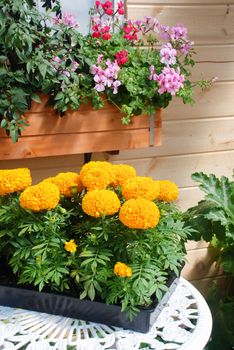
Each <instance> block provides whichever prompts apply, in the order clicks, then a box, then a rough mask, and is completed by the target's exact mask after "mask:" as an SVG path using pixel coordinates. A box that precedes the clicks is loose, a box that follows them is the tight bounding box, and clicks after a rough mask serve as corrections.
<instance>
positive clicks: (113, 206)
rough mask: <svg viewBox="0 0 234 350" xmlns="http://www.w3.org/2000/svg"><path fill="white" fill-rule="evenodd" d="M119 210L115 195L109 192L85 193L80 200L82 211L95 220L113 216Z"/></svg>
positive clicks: (118, 202) (118, 201) (95, 191)
mask: <svg viewBox="0 0 234 350" xmlns="http://www.w3.org/2000/svg"><path fill="white" fill-rule="evenodd" d="M119 208H120V200H119V198H118V196H117V194H116V193H115V192H113V191H110V190H94V191H89V192H87V193H86V194H85V195H84V197H83V200H82V209H83V211H84V212H85V213H86V214H88V215H90V216H93V217H95V218H98V217H100V216H101V215H102V214H104V215H113V214H115V213H117V212H118V210H119Z"/></svg>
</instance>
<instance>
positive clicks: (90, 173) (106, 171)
mask: <svg viewBox="0 0 234 350" xmlns="http://www.w3.org/2000/svg"><path fill="white" fill-rule="evenodd" d="M99 174H100V175H99ZM101 174H103V176H104V177H105V180H103V182H100V179H99V181H97V179H96V178H98V177H99V176H102V175H101ZM92 177H93V179H92ZM80 178H81V181H82V183H83V185H84V186H85V187H87V188H88V189H89V190H93V189H105V188H106V187H107V186H108V185H109V184H110V183H112V182H114V181H115V172H114V170H113V166H112V164H111V163H108V162H102V161H96V162H95V161H91V162H89V163H86V164H85V165H83V167H82V168H81V171H80ZM91 181H94V182H95V181H97V184H96V185H93V186H92V185H91ZM85 183H86V184H87V186H86V185H85ZM104 186H105V187H104Z"/></svg>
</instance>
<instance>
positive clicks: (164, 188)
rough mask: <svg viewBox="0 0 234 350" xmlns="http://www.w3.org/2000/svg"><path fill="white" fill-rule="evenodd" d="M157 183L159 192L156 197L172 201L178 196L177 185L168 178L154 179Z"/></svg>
mask: <svg viewBox="0 0 234 350" xmlns="http://www.w3.org/2000/svg"><path fill="white" fill-rule="evenodd" d="M155 182H157V183H158V184H159V189H160V191H159V194H158V196H157V199H159V200H161V201H165V202H172V201H174V200H176V199H177V198H178V196H179V189H178V186H177V185H176V184H175V183H174V182H172V181H170V180H159V181H155Z"/></svg>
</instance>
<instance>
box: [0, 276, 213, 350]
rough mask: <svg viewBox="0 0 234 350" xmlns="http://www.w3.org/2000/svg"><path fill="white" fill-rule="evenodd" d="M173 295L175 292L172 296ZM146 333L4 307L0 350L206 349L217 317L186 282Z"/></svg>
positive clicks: (161, 307)
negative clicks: (212, 315)
mask: <svg viewBox="0 0 234 350" xmlns="http://www.w3.org/2000/svg"><path fill="white" fill-rule="evenodd" d="M169 293H170V291H169ZM164 300H166V299H162V301H161V303H160V304H159V305H158V310H159V316H158V318H157V320H156V322H155V323H154V325H153V326H152V328H151V330H150V332H148V333H146V334H143V333H137V332H134V331H129V330H123V329H120V328H115V327H109V326H106V325H101V324H95V323H92V322H87V321H81V320H75V319H71V318H66V317H62V316H55V315H49V314H45V313H38V312H34V311H28V310H22V309H13V308H9V307H3V306H0V350H13V349H15V350H17V349H19V350H22V349H26V350H73V349H77V350H105V349H109V350H138V349H145V350H146V349H147V350H169V349H170V350H174V349H175V350H202V349H204V347H205V345H206V344H207V342H208V340H209V337H210V333H211V329H212V318H211V313H210V310H209V308H208V306H207V304H206V301H205V300H204V298H203V297H202V296H201V294H200V293H199V292H198V291H197V289H196V288H194V287H193V286H192V285H191V284H190V283H189V282H187V281H186V280H185V279H183V278H180V279H179V283H178V286H177V287H176V289H175V290H174V291H173V292H172V293H171V295H170V298H169V300H168V298H167V302H166V303H165V301H164Z"/></svg>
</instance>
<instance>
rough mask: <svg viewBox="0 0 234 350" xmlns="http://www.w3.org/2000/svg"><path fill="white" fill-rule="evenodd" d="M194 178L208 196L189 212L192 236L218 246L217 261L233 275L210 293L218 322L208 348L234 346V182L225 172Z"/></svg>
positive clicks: (196, 175)
mask: <svg viewBox="0 0 234 350" xmlns="http://www.w3.org/2000/svg"><path fill="white" fill-rule="evenodd" d="M192 178H193V179H194V180H195V181H197V182H198V183H199V184H200V186H199V187H200V189H201V190H202V191H204V192H205V198H204V200H202V201H200V202H199V203H198V205H197V206H195V207H192V208H190V209H189V210H188V211H187V212H186V213H185V220H186V223H187V225H190V226H191V227H192V228H193V229H194V231H193V232H192V235H191V238H192V239H194V240H200V239H201V238H202V239H204V240H205V241H207V242H210V243H211V245H212V246H214V247H216V248H217V249H218V254H217V257H216V260H217V263H219V264H220V265H221V266H222V268H223V270H224V272H225V273H226V274H228V277H229V281H228V283H227V286H226V288H219V287H218V285H216V284H215V283H214V285H213V288H212V293H211V295H210V297H209V303H210V307H211V310H212V314H213V319H214V326H213V331H212V335H211V341H210V343H208V345H207V349H208V350H215V349H222V350H225V349H231V348H233V346H234V337H233V326H234V323H233V310H234V298H233V276H234V182H233V181H231V180H229V179H228V178H227V177H225V176H222V177H221V178H218V177H216V176H215V175H214V174H210V175H206V174H204V173H202V172H200V173H194V174H193V175H192Z"/></svg>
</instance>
